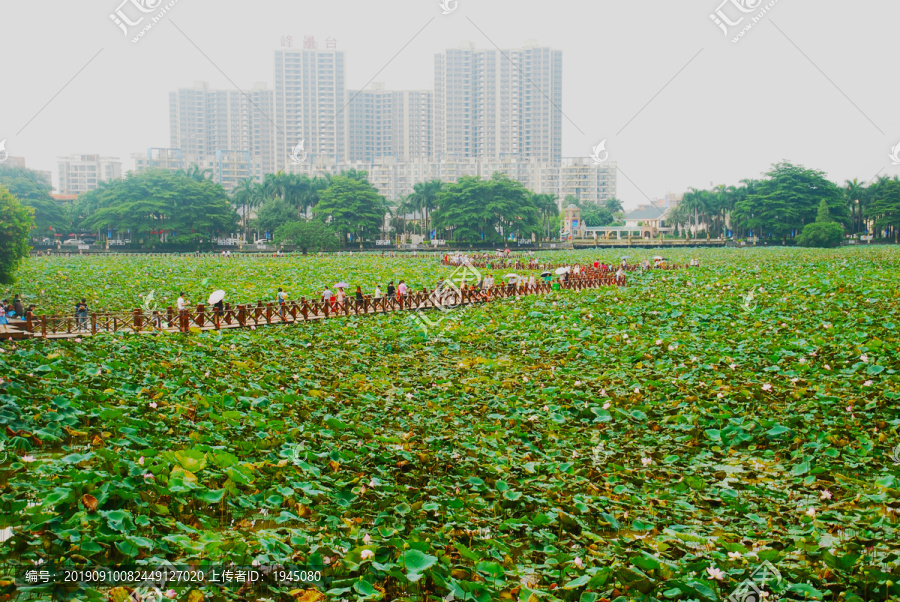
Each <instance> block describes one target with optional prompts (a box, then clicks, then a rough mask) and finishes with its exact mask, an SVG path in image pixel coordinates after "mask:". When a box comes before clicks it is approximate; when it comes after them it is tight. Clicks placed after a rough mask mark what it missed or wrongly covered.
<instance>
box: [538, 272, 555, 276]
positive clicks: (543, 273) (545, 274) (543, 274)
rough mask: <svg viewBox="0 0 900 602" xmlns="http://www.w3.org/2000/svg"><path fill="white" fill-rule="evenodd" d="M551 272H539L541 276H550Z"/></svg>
mask: <svg viewBox="0 0 900 602" xmlns="http://www.w3.org/2000/svg"><path fill="white" fill-rule="evenodd" d="M552 275H553V273H552V272H541V276H552Z"/></svg>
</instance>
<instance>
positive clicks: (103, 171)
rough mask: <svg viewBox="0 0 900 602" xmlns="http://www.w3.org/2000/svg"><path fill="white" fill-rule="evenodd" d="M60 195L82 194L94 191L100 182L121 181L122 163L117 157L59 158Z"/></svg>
mask: <svg viewBox="0 0 900 602" xmlns="http://www.w3.org/2000/svg"><path fill="white" fill-rule="evenodd" d="M58 163H59V185H58V186H57V189H58V190H59V192H60V194H82V193H84V192H90V191H91V190H95V189H96V188H97V187H98V186H99V185H100V182H106V181H109V180H120V179H122V162H121V161H120V160H119V158H118V157H101V156H100V155H72V156H69V157H59V159H58Z"/></svg>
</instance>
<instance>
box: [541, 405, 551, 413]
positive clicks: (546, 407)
mask: <svg viewBox="0 0 900 602" xmlns="http://www.w3.org/2000/svg"><path fill="white" fill-rule="evenodd" d="M541 409H542V410H543V411H545V412H549V411H550V408H549V407H548V406H544V407H542V408H541Z"/></svg>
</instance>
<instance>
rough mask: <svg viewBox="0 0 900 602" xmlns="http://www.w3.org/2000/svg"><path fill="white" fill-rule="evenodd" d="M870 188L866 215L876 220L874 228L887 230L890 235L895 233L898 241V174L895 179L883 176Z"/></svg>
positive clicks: (899, 223)
mask: <svg viewBox="0 0 900 602" xmlns="http://www.w3.org/2000/svg"><path fill="white" fill-rule="evenodd" d="M869 188H870V189H871V201H870V202H869V206H868V208H867V210H866V216H867V217H868V218H870V219H872V220H874V224H873V226H872V228H873V230H874V231H875V232H881V231H886V232H887V235H888V237H891V236H892V235H893V239H894V242H897V240H898V238H900V180H898V178H897V176H894V177H893V179H889V178H887V177H885V176H882V177H881V178H879V179H878V181H877V182H875V183H874V184H872V186H870V187H869Z"/></svg>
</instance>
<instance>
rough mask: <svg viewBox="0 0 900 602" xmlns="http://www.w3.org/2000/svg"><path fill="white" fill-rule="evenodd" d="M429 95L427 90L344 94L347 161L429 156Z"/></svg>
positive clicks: (375, 89) (376, 89)
mask: <svg viewBox="0 0 900 602" xmlns="http://www.w3.org/2000/svg"><path fill="white" fill-rule="evenodd" d="M432 96H433V95H432V93H431V92H430V91H428V90H413V91H407V90H385V88H384V84H381V83H376V84H373V85H372V88H371V89H369V90H348V91H347V108H346V113H347V159H348V160H350V161H374V160H375V159H377V158H379V157H396V158H397V159H400V160H403V161H409V160H413V159H423V158H429V157H431V154H432V146H433V140H432Z"/></svg>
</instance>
